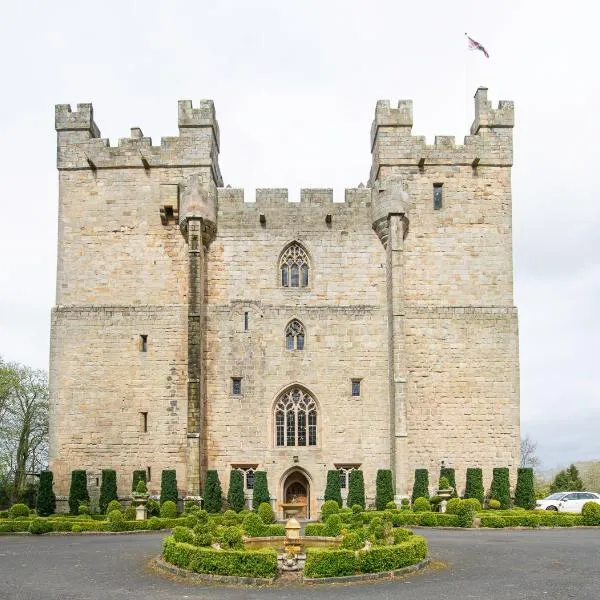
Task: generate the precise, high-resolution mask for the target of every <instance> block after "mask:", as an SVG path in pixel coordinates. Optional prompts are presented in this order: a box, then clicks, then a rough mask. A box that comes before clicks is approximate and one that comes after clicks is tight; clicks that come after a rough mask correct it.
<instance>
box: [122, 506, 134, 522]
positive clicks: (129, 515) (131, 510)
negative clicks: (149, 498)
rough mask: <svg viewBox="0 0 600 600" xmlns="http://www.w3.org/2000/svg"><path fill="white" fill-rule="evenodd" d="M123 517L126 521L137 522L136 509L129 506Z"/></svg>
mask: <svg viewBox="0 0 600 600" xmlns="http://www.w3.org/2000/svg"><path fill="white" fill-rule="evenodd" d="M123 517H124V519H125V520H126V521H135V507H133V506H128V507H127V508H126V509H125V511H124V512H123Z"/></svg>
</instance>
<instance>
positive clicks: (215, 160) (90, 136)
mask: <svg viewBox="0 0 600 600" xmlns="http://www.w3.org/2000/svg"><path fill="white" fill-rule="evenodd" d="M178 125H179V136H177V137H163V138H162V139H161V143H160V146H153V145H152V139H151V138H149V137H144V135H143V133H142V130H141V129H140V128H139V127H134V128H132V129H131V135H130V137H126V138H120V139H119V141H118V145H117V146H111V144H110V140H109V139H108V138H101V137H100V130H99V128H98V126H97V125H96V123H95V122H94V119H93V107H92V105H91V104H78V105H77V111H72V110H71V106H70V105H68V104H59V105H57V106H56V112H55V126H56V131H57V134H58V147H57V167H58V169H59V170H82V169H87V170H90V169H91V170H92V171H100V170H102V169H123V168H129V169H133V168H137V169H146V170H149V169H153V168H173V167H175V168H185V167H206V168H207V169H210V171H211V172H212V178H213V180H214V182H215V184H216V185H223V180H222V177H221V171H220V168H219V124H218V122H217V119H216V114H215V108H214V104H213V102H212V101H211V100H202V101H201V102H200V106H199V108H194V107H193V106H192V102H191V101H190V100H182V101H180V102H179V108H178Z"/></svg>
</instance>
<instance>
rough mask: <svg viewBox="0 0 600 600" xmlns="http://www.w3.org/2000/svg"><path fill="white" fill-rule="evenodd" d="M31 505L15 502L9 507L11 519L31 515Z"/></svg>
mask: <svg viewBox="0 0 600 600" xmlns="http://www.w3.org/2000/svg"><path fill="white" fill-rule="evenodd" d="M29 512H30V511H29V506H27V505H26V504H21V503H18V504H13V505H12V506H11V507H10V508H9V509H8V516H9V517H10V518H11V519H20V518H23V517H28V516H29Z"/></svg>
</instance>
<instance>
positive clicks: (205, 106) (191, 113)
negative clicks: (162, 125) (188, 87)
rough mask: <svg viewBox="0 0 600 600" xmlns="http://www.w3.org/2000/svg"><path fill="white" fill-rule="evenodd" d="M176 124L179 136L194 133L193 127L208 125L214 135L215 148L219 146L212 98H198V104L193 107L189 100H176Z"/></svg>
mask: <svg viewBox="0 0 600 600" xmlns="http://www.w3.org/2000/svg"><path fill="white" fill-rule="evenodd" d="M178 125H179V134H180V135H181V136H189V135H196V132H194V131H193V130H194V129H197V128H199V127H210V128H211V129H212V130H213V134H214V136H215V142H216V144H217V150H219V148H220V133H219V124H218V122H217V113H216V112H215V104H214V102H213V101H212V100H200V106H199V107H198V108H194V107H193V105H192V101H191V100H180V101H179V102H178Z"/></svg>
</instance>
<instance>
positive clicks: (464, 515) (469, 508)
mask: <svg viewBox="0 0 600 600" xmlns="http://www.w3.org/2000/svg"><path fill="white" fill-rule="evenodd" d="M456 516H457V517H458V526H459V527H472V526H473V518H474V517H475V508H474V507H473V504H472V503H470V502H469V501H467V500H460V504H459V505H458V507H457V509H456Z"/></svg>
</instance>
